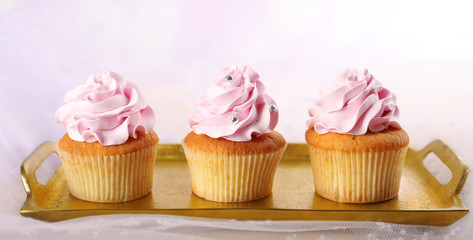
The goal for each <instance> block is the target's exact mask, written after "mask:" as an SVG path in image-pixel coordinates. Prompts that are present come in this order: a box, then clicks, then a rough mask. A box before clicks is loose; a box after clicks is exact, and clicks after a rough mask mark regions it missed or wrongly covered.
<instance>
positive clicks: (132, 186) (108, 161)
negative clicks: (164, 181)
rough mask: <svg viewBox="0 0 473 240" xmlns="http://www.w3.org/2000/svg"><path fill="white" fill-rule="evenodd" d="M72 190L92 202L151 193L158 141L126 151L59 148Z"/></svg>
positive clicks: (131, 198) (125, 199) (110, 200)
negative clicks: (90, 152) (91, 152)
mask: <svg viewBox="0 0 473 240" xmlns="http://www.w3.org/2000/svg"><path fill="white" fill-rule="evenodd" d="M58 152H59V155H60V158H61V162H62V166H63V168H64V171H65V175H66V180H67V184H68V185H69V190H70V193H71V194H72V195H73V196H74V197H76V198H79V199H82V200H87V201H91V202H125V201H130V200H133V199H137V198H139V197H142V196H144V195H146V194H148V193H149V192H150V191H151V187H152V184H153V173H154V163H155V160H156V154H157V145H154V146H152V147H149V148H145V149H143V150H141V151H137V152H131V153H128V154H124V155H109V156H100V155H98V156H85V155H79V154H71V153H69V152H65V151H63V150H61V149H58Z"/></svg>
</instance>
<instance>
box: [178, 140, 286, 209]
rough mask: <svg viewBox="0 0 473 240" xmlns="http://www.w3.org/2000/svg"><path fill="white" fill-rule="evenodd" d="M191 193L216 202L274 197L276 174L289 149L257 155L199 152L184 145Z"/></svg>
mask: <svg viewBox="0 0 473 240" xmlns="http://www.w3.org/2000/svg"><path fill="white" fill-rule="evenodd" d="M183 147H184V152H185V155H186V158H187V163H188V165H189V171H190V175H191V184H192V191H193V192H194V193H195V194H196V195H197V196H199V197H202V198H205V199H207V200H211V201H216V202H246V201H252V200H256V199H260V198H263V197H266V196H268V195H269V194H271V191H272V187H273V179H274V174H275V173H276V167H277V166H278V164H279V162H280V160H281V158H282V155H283V154H284V150H285V149H286V147H285V146H284V147H283V148H281V149H279V150H277V151H275V152H271V153H267V154H255V155H230V154H224V153H221V154H217V153H208V152H203V151H198V150H194V149H191V148H189V147H187V146H186V145H185V144H183Z"/></svg>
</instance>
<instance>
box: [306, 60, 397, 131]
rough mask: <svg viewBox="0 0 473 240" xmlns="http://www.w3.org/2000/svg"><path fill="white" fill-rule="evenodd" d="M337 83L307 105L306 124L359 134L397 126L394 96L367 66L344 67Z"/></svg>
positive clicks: (322, 129)
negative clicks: (308, 117) (334, 87)
mask: <svg viewBox="0 0 473 240" xmlns="http://www.w3.org/2000/svg"><path fill="white" fill-rule="evenodd" d="M339 84H340V86H339V87H337V88H336V89H334V90H332V91H330V92H328V93H327V94H323V95H322V96H321V97H320V98H319V99H317V100H316V101H315V103H314V106H313V107H312V108H310V109H309V115H310V117H311V118H310V119H309V120H308V121H307V126H308V127H309V128H314V130H315V131H316V132H317V133H319V134H325V133H329V132H336V133H342V134H351V135H362V134H365V133H366V132H367V131H371V132H380V131H383V130H384V129H386V128H388V127H389V126H391V127H394V128H400V127H401V126H400V124H399V108H398V107H397V105H396V97H395V96H394V94H393V93H392V92H391V91H389V90H388V89H386V88H385V87H384V86H383V85H382V84H381V83H380V82H379V81H378V80H376V79H375V78H374V77H373V76H372V75H371V74H370V73H369V72H368V70H367V69H357V68H353V69H347V70H345V71H344V72H343V73H342V75H341V76H340V83H339Z"/></svg>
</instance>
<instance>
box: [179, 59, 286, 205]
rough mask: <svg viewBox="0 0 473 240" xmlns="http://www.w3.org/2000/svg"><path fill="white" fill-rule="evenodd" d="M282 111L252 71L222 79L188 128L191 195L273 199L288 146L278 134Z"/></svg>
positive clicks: (235, 71)
mask: <svg viewBox="0 0 473 240" xmlns="http://www.w3.org/2000/svg"><path fill="white" fill-rule="evenodd" d="M278 118H279V114H278V108H277V106H276V103H275V102H274V100H273V99H272V98H271V97H269V96H268V95H267V94H266V93H265V87H264V85H263V84H262V83H261V82H260V80H259V75H258V74H257V73H256V72H255V71H254V70H253V69H252V68H250V67H248V66H245V67H243V68H238V67H236V66H230V67H227V68H224V69H223V70H222V71H220V73H218V74H217V76H216V77H215V80H214V82H213V86H212V87H211V88H210V89H209V90H208V91H207V93H206V94H205V95H204V96H203V97H202V99H201V101H200V103H199V104H198V105H197V109H196V111H195V113H194V114H193V115H192V117H191V119H190V121H189V124H190V126H191V128H192V131H191V132H190V133H189V134H188V135H187V136H186V137H185V139H184V141H183V144H182V145H183V148H184V152H185V155H186V158H187V163H188V165H189V170H190V175H191V183H192V191H193V192H194V193H195V194H196V195H197V196H199V197H201V198H205V199H207V200H211V201H217V202H246V201H252V200H256V199H260V198H263V197H266V196H268V195H269V194H271V191H272V186H273V179H274V174H275V172H276V167H277V166H278V164H279V162H280V160H281V158H282V155H283V153H284V150H285V149H286V141H285V140H284V138H283V136H282V135H281V134H279V133H278V132H276V131H274V130H273V129H274V128H275V127H276V124H277V122H278Z"/></svg>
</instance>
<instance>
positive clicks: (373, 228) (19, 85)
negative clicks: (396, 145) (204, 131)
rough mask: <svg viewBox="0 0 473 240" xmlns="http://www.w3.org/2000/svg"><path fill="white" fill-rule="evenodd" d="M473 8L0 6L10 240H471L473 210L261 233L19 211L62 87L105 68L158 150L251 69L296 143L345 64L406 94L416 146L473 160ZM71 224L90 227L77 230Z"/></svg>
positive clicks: (226, 225)
mask: <svg viewBox="0 0 473 240" xmlns="http://www.w3.org/2000/svg"><path fill="white" fill-rule="evenodd" d="M472 9H473V8H472V4H470V3H469V1H442V2H432V1H395V2H380V1H327V2H321V1H297V2H296V1H271V0H267V1H232V2H229V1H228V2H226V1H225V2H224V1H51V0H47V1H13V0H2V1H0V90H1V91H0V111H1V117H0V162H1V164H2V166H3V167H2V170H1V171H2V174H0V192H1V193H2V194H3V196H2V197H0V238H2V235H3V236H8V238H13V237H15V238H19V237H28V236H31V237H36V238H38V237H40V238H41V237H43V238H62V237H64V234H66V235H68V237H72V238H78V239H81V238H82V237H91V236H95V235H94V234H97V235H98V236H102V237H110V238H111V237H113V238H115V239H120V238H127V237H130V236H131V235H133V234H134V236H140V237H144V236H145V234H148V235H149V236H158V237H159V236H160V237H166V238H175V239H180V238H185V237H187V236H196V237H202V238H219V237H223V236H233V237H236V236H244V237H245V238H246V239H251V238H252V237H254V238H255V239H256V238H258V239H260V238H261V237H262V236H273V237H279V238H283V239H286V238H289V239H290V238H292V239H309V238H311V239H312V238H319V237H321V236H323V237H325V238H332V239H334V238H340V237H342V236H343V235H344V234H351V237H352V238H353V239H356V238H360V239H363V238H383V237H389V238H391V237H392V238H394V237H396V238H399V237H401V238H405V239H408V238H419V239H420V238H422V237H428V238H440V239H442V238H446V239H453V238H455V239H462V238H463V239H468V238H473V229H472V227H471V226H472V225H473V221H472V220H473V217H472V215H471V214H469V215H467V216H466V217H465V218H463V219H462V220H460V221H459V222H458V223H456V224H454V225H452V226H450V227H443V228H442V227H439V228H426V227H412V226H397V225H392V224H380V223H378V224H375V223H336V224H335V225H330V224H329V223H321V222H302V223H284V224H282V223H276V222H269V223H268V222H266V224H269V227H267V228H265V227H261V225H257V226H260V227H259V228H258V227H254V226H253V225H251V224H252V223H251V222H250V223H249V222H228V221H219V222H214V221H210V220H202V219H200V220H195V219H190V220H189V219H187V218H171V217H167V216H138V215H136V216H132V217H133V220H130V216H112V217H110V216H109V217H95V218H88V219H76V220H73V221H69V222H67V223H55V224H47V223H43V222H38V221H35V220H32V219H27V218H23V217H21V216H20V215H19V213H18V210H19V208H20V207H21V204H22V203H23V201H24V199H25V196H26V194H25V193H24V190H23V187H22V184H21V181H20V172H19V166H20V164H21V162H22V161H23V159H24V158H25V157H26V156H27V155H28V154H29V153H30V152H31V151H32V150H33V149H34V148H35V147H36V146H38V145H39V144H40V143H41V142H43V141H57V140H58V139H59V138H60V137H61V136H62V135H63V134H64V132H65V130H64V129H63V128H62V127H61V126H60V125H59V124H57V123H55V121H54V112H55V110H56V109H57V108H58V107H59V106H60V105H62V104H63V98H64V94H65V92H66V91H67V90H69V89H71V88H73V87H75V86H77V85H78V84H83V83H84V82H85V79H86V78H87V76H88V75H89V74H91V73H95V72H100V71H103V70H107V69H109V70H112V71H116V72H117V73H119V74H121V75H122V76H123V77H124V78H125V79H128V80H130V81H133V82H135V83H136V84H137V85H139V86H140V87H141V89H142V90H143V91H144V92H145V94H146V95H147V98H148V101H149V104H150V105H151V106H152V107H153V109H154V110H155V112H156V116H157V121H156V127H155V130H156V132H157V133H158V134H159V136H160V138H161V142H162V143H179V142H180V141H181V140H182V138H183V137H184V136H185V134H187V133H188V132H189V131H190V128H189V127H188V124H187V119H188V117H189V115H190V113H191V111H192V107H193V104H195V103H196V101H197V99H198V98H199V97H200V96H201V95H202V93H203V91H205V89H206V88H208V87H209V86H210V84H211V81H212V79H213V77H214V75H215V74H216V73H217V72H218V71H219V70H220V69H221V68H223V67H225V66H227V65H230V64H238V65H244V64H247V65H250V66H252V67H253V68H254V69H255V70H256V71H257V72H258V73H259V74H260V75H261V80H262V81H263V82H264V83H265V85H266V87H267V92H268V93H269V94H270V95H271V96H272V97H273V98H274V99H275V100H276V101H277V103H278V105H279V109H280V122H279V124H278V127H277V128H276V129H277V130H278V131H280V132H282V133H283V134H284V136H285V137H286V139H287V140H288V141H289V142H304V131H305V128H306V126H305V120H306V118H307V109H308V108H309V106H310V105H311V104H312V102H313V100H314V99H315V97H316V96H317V93H318V91H319V90H320V89H321V88H323V87H327V86H330V84H331V82H332V80H333V79H334V78H335V77H336V76H337V74H338V73H339V72H340V71H341V70H342V69H343V68H345V67H351V66H360V67H366V68H368V69H369V70H370V71H371V72H372V73H373V74H374V75H375V76H376V77H377V78H378V79H379V80H380V81H381V82H383V83H384V84H385V85H386V86H387V87H388V88H390V89H391V90H392V91H393V92H395V93H396V95H397V98H398V105H399V107H400V109H401V120H402V125H403V127H404V128H405V129H406V130H407V131H408V133H409V135H410V137H411V147H413V148H421V147H423V146H425V145H426V144H427V143H429V142H430V141H432V140H434V139H442V140H444V141H445V142H446V143H447V144H448V145H450V146H451V147H452V148H453V149H454V150H455V151H456V152H457V153H458V154H459V155H461V156H463V158H464V159H465V160H466V161H467V162H468V163H469V165H470V166H473V161H472V159H473V150H472V149H473V147H472V146H473V141H472V140H471V137H470V136H471V135H472V134H473V128H472V127H471V124H472V122H473V114H472V113H471V111H472V110H473V101H471V96H472V94H473V84H472V81H473V77H472V76H473V45H472V43H473V31H472V30H471V29H472V25H471V24H472V23H473V15H472V14H471V10H472ZM54 167H56V165H54V162H53V163H52V164H50V166H47V167H46V168H47V169H46V172H49V173H52V172H53V171H54ZM439 174H441V175H442V173H439ZM46 179H47V178H46ZM471 186H472V185H471V174H470V179H469V180H468V181H467V183H466V185H465V189H464V191H463V194H462V199H463V200H464V202H465V203H466V205H467V206H468V207H469V208H471V207H472V206H473V205H472V203H471V202H472V201H471V200H472V196H471ZM104 219H106V220H107V224H104V223H103V221H104ZM129 221H132V222H133V221H138V223H137V225H136V224H135V225H134V226H135V227H132V228H130V227H128V228H127V229H128V230H127V231H128V232H127V234H131V235H127V234H119V233H121V231H125V230H126V229H125V230H123V228H126V227H123V226H122V224H125V225H126V223H128V222H129ZM74 226H80V229H79V230H78V231H77V232H74V231H73V232H72V233H71V231H70V229H71V228H74ZM176 226H181V227H182V226H185V227H186V229H187V228H188V229H190V230H188V231H187V230H186V231H184V232H183V231H180V230H179V229H178V228H177V227H176ZM250 226H253V227H250ZM265 226H266V225H265ZM334 226H343V227H346V229H348V230H345V231H341V230H339V231H335V230H330V229H334ZM192 227H194V228H195V229H194V228H192ZM100 228H102V230H100V231H99V229H100ZM25 229H27V230H25ZM114 229H115V230H116V229H119V230H120V231H118V230H117V231H114ZM130 229H131V230H130ZM176 229H177V230H176ZM192 229H194V230H192ZM202 229H204V230H202ZM232 229H233V230H232ZM235 229H243V230H244V229H246V230H253V231H268V232H272V233H261V232H252V233H254V234H255V235H249V233H251V232H244V231H239V230H235ZM327 229H329V230H330V231H329V230H327ZM354 229H358V230H354ZM21 231H26V235H25V233H23V234H21ZM97 231H98V232H97ZM291 231H294V232H296V233H291ZM301 231H303V232H301ZM386 231H387V233H386ZM277 232H279V233H277ZM101 234H102V235H101ZM218 234H221V235H218ZM225 234H227V235H225ZM268 234H269V235H268ZM383 234H384V235H383ZM386 234H387V235H386Z"/></svg>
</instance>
